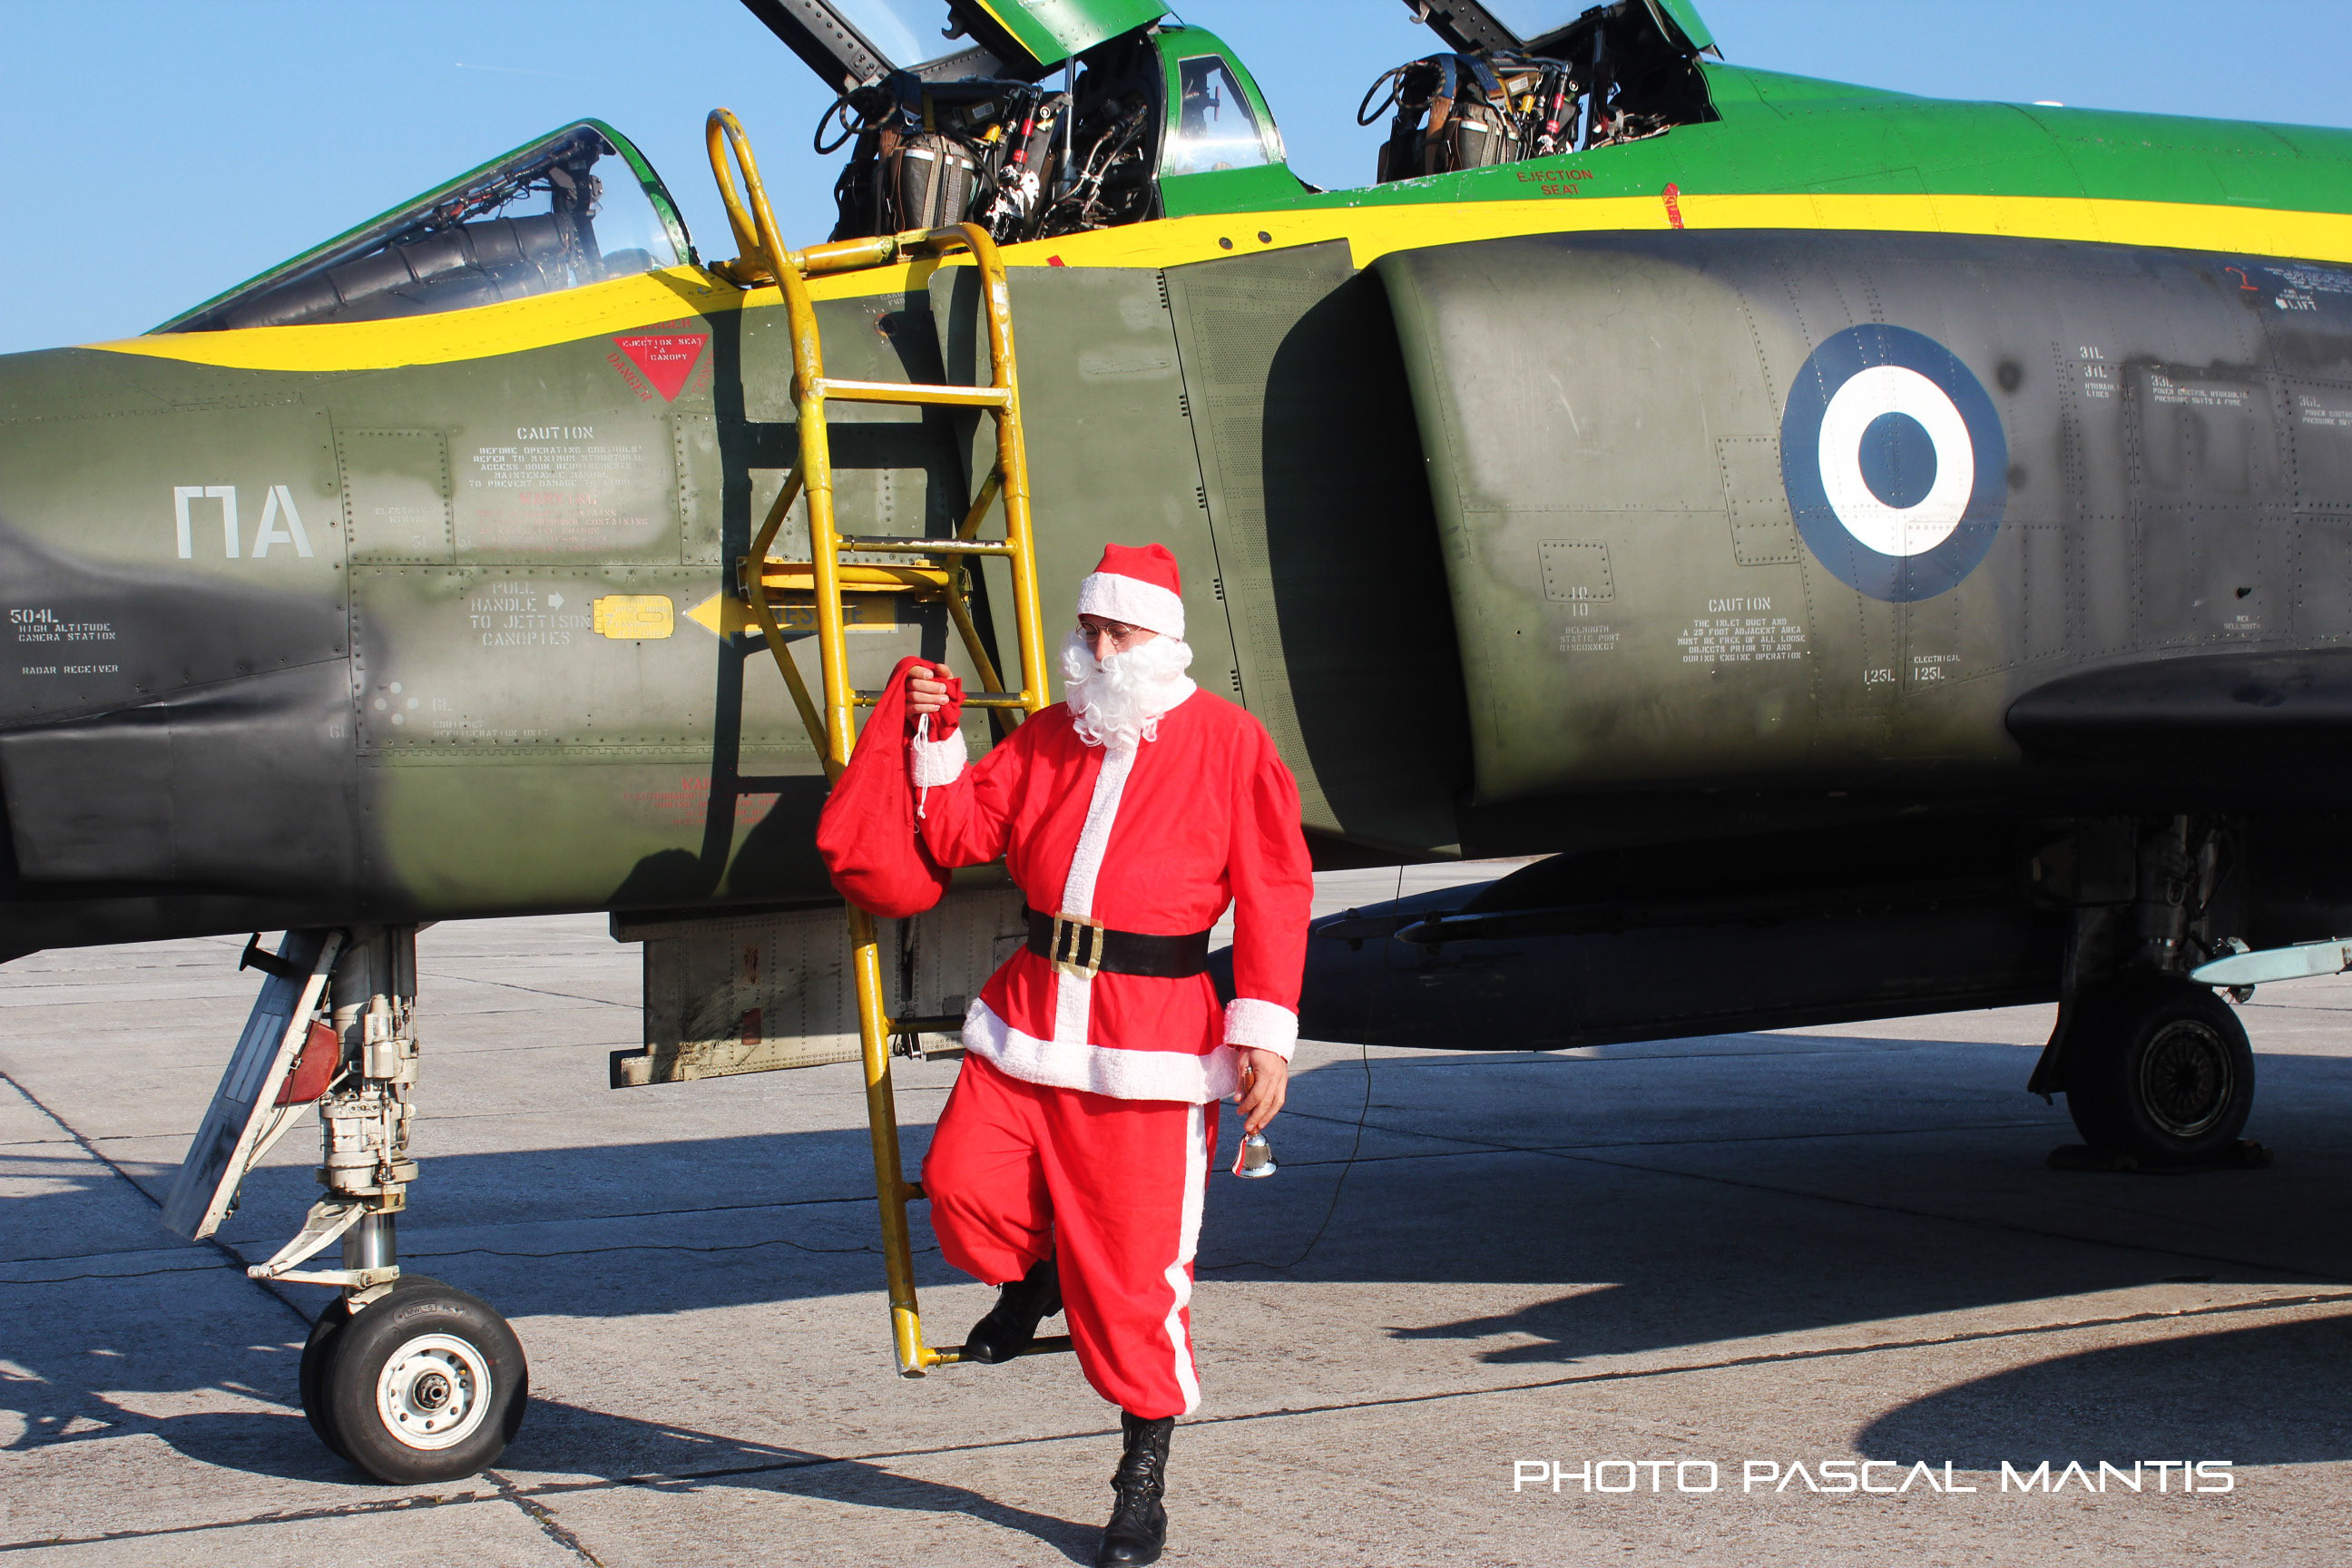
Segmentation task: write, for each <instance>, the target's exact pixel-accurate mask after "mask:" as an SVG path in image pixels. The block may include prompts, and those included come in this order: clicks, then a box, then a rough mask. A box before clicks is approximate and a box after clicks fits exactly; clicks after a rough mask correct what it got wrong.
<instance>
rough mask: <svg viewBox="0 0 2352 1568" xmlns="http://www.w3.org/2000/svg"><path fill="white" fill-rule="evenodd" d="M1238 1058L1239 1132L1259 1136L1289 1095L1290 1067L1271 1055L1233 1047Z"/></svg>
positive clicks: (1269, 1052) (1271, 1053)
mask: <svg viewBox="0 0 2352 1568" xmlns="http://www.w3.org/2000/svg"><path fill="white" fill-rule="evenodd" d="M1235 1048H1236V1049H1238V1050H1239V1051H1240V1053H1241V1058H1242V1098H1241V1106H1240V1110H1241V1113H1242V1132H1243V1134H1244V1136H1247V1135H1248V1134H1250V1133H1252V1132H1263V1131H1265V1124H1266V1123H1267V1122H1269V1121H1273V1120H1274V1119H1275V1117H1276V1115H1277V1114H1279V1113H1280V1112H1281V1110H1282V1102H1283V1100H1285V1099H1286V1098H1288V1095H1289V1091H1290V1064H1289V1063H1288V1062H1286V1061H1285V1060H1283V1059H1282V1058H1280V1057H1278V1056H1276V1054H1275V1053H1274V1052H1272V1051H1261V1050H1257V1049H1255V1048H1253V1047H1248V1046H1242V1047H1235Z"/></svg>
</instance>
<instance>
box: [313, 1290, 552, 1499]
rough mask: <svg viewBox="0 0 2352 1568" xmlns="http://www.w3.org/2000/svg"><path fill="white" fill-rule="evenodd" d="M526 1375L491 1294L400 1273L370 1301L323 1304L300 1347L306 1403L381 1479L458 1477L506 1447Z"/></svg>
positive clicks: (335, 1442)
mask: <svg viewBox="0 0 2352 1568" xmlns="http://www.w3.org/2000/svg"><path fill="white" fill-rule="evenodd" d="M301 1388H302V1413H303V1415H306V1416H308V1417H309V1418H310V1426H311V1428H312V1429H313V1430H314V1431H316V1432H317V1433H318V1434H319V1437H320V1441H322V1442H324V1443H325V1444H326V1445H327V1447H330V1448H332V1449H333V1450H334V1451H335V1452H336V1453H338V1454H340V1455H341V1456H342V1457H343V1458H346V1459H349V1460H350V1461H351V1462H352V1463H353V1464H355V1465H357V1466H358V1467H359V1468H362V1469H363V1470H365V1471H366V1472H367V1473H368V1474H370V1475H372V1476H373V1477H374V1478H375V1479H378V1480H380V1481H387V1482H390V1483H393V1484H394V1485H414V1484H418V1483H422V1482H427V1481H447V1480H456V1479H458V1478H460V1477H463V1476H470V1475H472V1474H474V1473H475V1472H476V1471H478V1470H480V1469H482V1468H485V1467H487V1466H489V1465H491V1464H495V1463H496V1462H497V1460H498V1458H499V1455H500V1454H501V1453H503V1452H505V1450H506V1446H507V1444H508V1443H509V1441H510V1440H512V1438H513V1436H514V1435H515V1430H516V1428H517V1427H519V1426H521V1425H522V1415H523V1409H524V1406H525V1405H526V1404H527V1403H528V1400H529V1395H530V1368H529V1366H528V1365H527V1364H526V1363H525V1362H524V1359H523V1353H522V1344H521V1342H520V1341H519V1340H517V1339H516V1338H515V1334H514V1331H513V1330H512V1329H511V1328H509V1326H508V1325H507V1321H506V1320H505V1319H504V1318H501V1317H499V1314H498V1313H497V1311H496V1310H493V1309H492V1308H491V1307H490V1305H489V1304H488V1302H486V1301H484V1300H481V1299H480V1298H478V1297H475V1296H469V1295H467V1293H466V1292H465V1291H463V1290H459V1289H455V1288H454V1287H451V1286H448V1285H444V1284H442V1283H441V1282H440V1281H439V1280H438V1279H426V1278H425V1277H424V1276H423V1275H417V1274H404V1275H402V1276H401V1277H400V1279H399V1280H398V1281H396V1282H395V1283H394V1285H393V1287H392V1288H391V1289H390V1290H388V1291H386V1292H385V1293H384V1294H383V1295H382V1296H380V1297H377V1298H376V1299H375V1300H373V1301H370V1302H368V1303H367V1304H366V1305H365V1306H362V1307H360V1308H357V1309H353V1308H352V1307H351V1306H350V1305H349V1304H348V1303H347V1302H345V1301H336V1302H334V1303H333V1304H332V1305H331V1306H330V1307H329V1308H328V1309H327V1310H326V1311H325V1312H323V1313H322V1314H320V1318H319V1321H318V1322H317V1324H316V1325H314V1326H313V1327H312V1329H311V1331H310V1342H309V1343H308V1344H306V1345H305V1346H304V1347H303V1350H302V1371H301Z"/></svg>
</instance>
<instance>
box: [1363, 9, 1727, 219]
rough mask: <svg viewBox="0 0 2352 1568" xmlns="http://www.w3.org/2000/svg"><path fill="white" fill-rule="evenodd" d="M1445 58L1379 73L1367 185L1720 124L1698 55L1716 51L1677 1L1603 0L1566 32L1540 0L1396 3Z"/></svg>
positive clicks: (1371, 107)
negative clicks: (1376, 148) (1382, 131)
mask: <svg viewBox="0 0 2352 1568" xmlns="http://www.w3.org/2000/svg"><path fill="white" fill-rule="evenodd" d="M1405 3H1406V4H1407V5H1411V6H1412V10H1413V13H1414V15H1415V16H1416V17H1417V18H1418V19H1419V20H1421V21H1423V22H1424V23H1426V24H1427V25H1428V26H1429V27H1430V28H1431V30H1432V31H1433V32H1435V33H1436V34H1437V35H1438V37H1441V38H1443V39H1444V41H1445V42H1446V43H1447V44H1448V45H1449V46H1451V52H1448V53H1444V54H1436V55H1430V56H1427V57H1425V58H1422V59H1417V60H1411V61H1408V62H1406V63H1405V64H1403V65H1401V66H1397V67H1395V68H1393V69H1391V70H1389V71H1387V72H1385V73H1383V74H1382V75H1381V77H1380V78H1379V79H1376V80H1375V81H1374V82H1373V83H1372V85H1371V87H1370V89H1369V90H1367V91H1366V92H1365V94H1364V98H1363V101H1362V102H1361V103H1360V104H1359V105H1358V106H1357V110H1356V122H1357V123H1358V124H1359V125H1370V124H1373V123H1375V122H1376V121H1379V120H1380V118H1381V116H1382V115H1384V114H1388V113H1389V112H1390V110H1394V111H1395V112H1394V115H1393V117H1392V118H1391V121H1390V124H1389V136H1388V140H1387V141H1386V142H1382V143H1381V152H1380V161H1379V167H1378V169H1377V171H1376V173H1375V175H1374V178H1375V180H1376V181H1377V182H1378V183H1381V184H1386V183H1388V182H1391V181H1395V180H1410V179H1416V178H1420V177H1422V176H1424V175H1430V174H1453V173H1455V172H1457V171H1460V170H1464V169H1483V168H1489V167H1492V166H1494V165H1496V164H1498V163H1517V162H1520V161H1522V160H1524V159H1530V158H1551V157H1556V156H1559V154H1561V153H1590V152H1594V151H1597V150H1599V149H1601V148H1604V147H1612V146H1617V145H1620V144H1622V143H1624V142H1640V141H1645V140H1647V139H1648V138H1650V137H1653V136H1660V135H1664V133H1665V132H1668V131H1670V130H1672V129H1673V128H1674V127H1675V126H1677V125H1689V124H1695V123H1697V122H1699V121H1708V120H1714V119H1716V118H1717V115H1716V112H1715V109H1714V106H1713V104H1712V103H1711V102H1710V101H1709V100H1708V97H1707V90H1706V77H1705V76H1704V75H1703V74H1702V73H1701V72H1700V70H1699V68H1698V65H1697V56H1698V55H1700V54H1702V53H1708V52H1713V51H1714V48H1715V42H1714V39H1713V38H1712V37H1710V36H1709V35H1708V33H1707V31H1706V26H1705V24H1704V23H1702V22H1701V21H1700V20H1699V18H1698V15H1697V13H1696V11H1695V10H1693V9H1692V8H1691V6H1690V5H1689V4H1688V0H1613V3H1612V4H1610V5H1596V6H1594V7H1592V8H1591V10H1589V11H1587V12H1585V13H1584V14H1583V15H1582V16H1579V17H1577V18H1576V19H1575V20H1574V21H1573V22H1570V23H1569V24H1567V25H1566V26H1558V25H1556V24H1555V20H1554V19H1555V18H1556V17H1557V16H1558V14H1559V11H1560V10H1561V7H1559V5H1556V4H1549V3H1547V0H1490V3H1487V4H1480V3H1479V0H1405Z"/></svg>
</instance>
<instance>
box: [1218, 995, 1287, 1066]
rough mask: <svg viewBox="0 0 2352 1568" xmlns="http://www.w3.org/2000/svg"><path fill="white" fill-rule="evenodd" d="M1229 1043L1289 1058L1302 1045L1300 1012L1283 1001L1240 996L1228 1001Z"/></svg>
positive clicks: (1227, 1038) (1226, 1010) (1226, 1027)
mask: <svg viewBox="0 0 2352 1568" xmlns="http://www.w3.org/2000/svg"><path fill="white" fill-rule="evenodd" d="M1225 1044H1227V1045H1229V1046H1247V1047H1250V1048H1251V1049H1252V1050H1256V1051H1272V1052H1273V1053H1274V1054H1275V1055H1276V1056H1278V1057H1280V1058H1282V1059H1283V1060H1284V1061H1288V1060H1289V1059H1290V1053H1291V1052H1292V1051H1294V1050H1296V1049H1297V1048H1298V1015H1297V1014H1296V1013H1294V1012H1292V1011H1291V1010H1290V1009H1289V1008H1287V1007H1286V1006H1284V1005H1282V1004H1281V1003H1279V1002H1262V1001H1260V1000H1259V999H1258V998H1256V997H1255V996H1236V997H1234V999H1233V1000H1232V1001H1230V1002H1228V1003H1226V1004H1225Z"/></svg>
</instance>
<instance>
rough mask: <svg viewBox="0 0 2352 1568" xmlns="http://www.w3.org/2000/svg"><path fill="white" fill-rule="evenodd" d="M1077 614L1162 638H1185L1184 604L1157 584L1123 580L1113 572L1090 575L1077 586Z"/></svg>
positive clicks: (1131, 578)
mask: <svg viewBox="0 0 2352 1568" xmlns="http://www.w3.org/2000/svg"><path fill="white" fill-rule="evenodd" d="M1078 614H1080V615H1082V616H1102V617H1103V618H1104V619H1105V620H1110V621H1125V622H1126V623H1127V624H1128V625H1129V626H1141V627H1142V628H1143V629H1144V630H1146V631H1151V632H1158V633H1159V634H1160V636H1162V637H1182V636H1183V635H1184V601H1183V599H1182V598H1181V597H1180V596H1179V595H1174V594H1171V593H1170V592H1169V591H1168V590H1167V589H1165V588H1163V587H1161V586H1160V584H1157V583H1147V582H1145V581H1144V580H1143V579H1142V578H1140V577H1122V576H1119V575H1118V574H1116V573H1112V572H1089V573H1087V580H1086V581H1085V582H1083V583H1081V584H1078Z"/></svg>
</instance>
